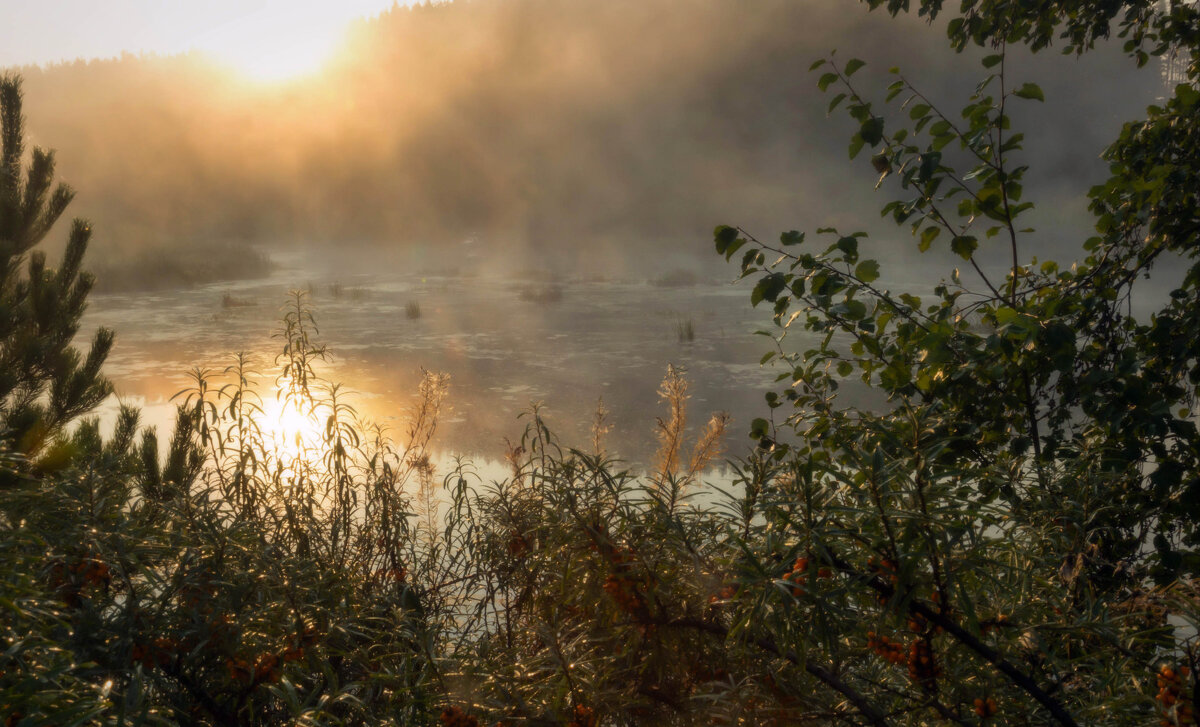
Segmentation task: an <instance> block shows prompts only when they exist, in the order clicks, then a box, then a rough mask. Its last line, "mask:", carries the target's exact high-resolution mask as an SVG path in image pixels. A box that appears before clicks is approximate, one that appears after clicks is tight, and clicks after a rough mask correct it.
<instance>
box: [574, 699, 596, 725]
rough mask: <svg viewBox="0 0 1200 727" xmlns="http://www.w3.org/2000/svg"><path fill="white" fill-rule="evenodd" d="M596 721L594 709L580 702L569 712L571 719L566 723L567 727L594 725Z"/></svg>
mask: <svg viewBox="0 0 1200 727" xmlns="http://www.w3.org/2000/svg"><path fill="white" fill-rule="evenodd" d="M597 722H598V720H597V719H596V711H595V710H594V709H592V708H591V707H587V706H584V705H582V704H576V705H575V709H574V710H572V712H571V721H570V722H568V723H567V727H596V724H597Z"/></svg>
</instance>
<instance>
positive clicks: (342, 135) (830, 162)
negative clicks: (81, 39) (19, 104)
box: [20, 0, 1158, 273]
mask: <svg viewBox="0 0 1200 727" xmlns="http://www.w3.org/2000/svg"><path fill="white" fill-rule="evenodd" d="M944 46H945V43H944V42H943V40H942V30H941V29H940V28H929V27H927V26H926V25H925V24H924V23H922V22H921V21H920V20H919V19H917V18H915V17H902V18H900V19H898V20H892V19H890V18H888V17H887V16H886V15H884V14H881V13H874V14H869V13H867V12H866V10H865V8H864V7H861V6H859V5H858V4H856V3H852V2H840V3H831V2H828V1H827V0H810V1H804V2H801V1H796V0H754V1H753V2H744V1H742V2H739V1H736V0H687V1H680V0H636V1H635V0H604V1H603V2H597V1H595V0H473V1H469V2H468V1H464V0H458V1H456V2H451V3H445V4H440V5H433V6H427V7H418V8H413V9H409V8H407V7H398V8H395V9H393V10H392V11H390V12H388V13H385V14H383V15H382V16H380V17H378V18H374V19H371V20H367V21H362V22H359V23H357V24H356V25H354V26H353V27H352V29H351V30H350V32H349V34H348V36H347V40H346V42H345V45H344V48H343V51H342V53H341V54H340V55H339V57H338V58H337V60H336V62H335V63H334V64H332V65H331V66H330V67H329V68H327V69H326V70H325V71H323V72H322V73H321V74H320V75H319V76H315V77H311V78H308V79H303V80H299V81H296V82H293V83H290V84H287V85H279V86H265V85H258V84H254V83H252V82H249V81H245V80H243V79H241V78H240V77H239V76H238V75H237V73H236V71H234V70H231V69H228V68H222V67H220V66H217V65H215V64H213V63H211V62H210V61H207V60H206V59H204V58H203V57H201V56H198V55H194V54H193V55H184V56H178V57H170V58H160V57H135V56H126V57H123V58H120V59H115V60H106V61H93V62H87V63H85V62H78V63H73V64H64V65H57V66H53V67H48V68H41V69H39V68H25V69H20V72H21V73H22V74H23V75H24V77H25V94H26V115H27V117H28V120H29V122H28V127H29V129H30V130H31V131H32V133H33V135H34V138H33V139H32V141H33V142H34V143H38V142H39V140H42V139H44V140H46V142H47V143H48V144H49V145H52V146H54V147H55V148H57V149H58V151H59V156H58V159H59V171H60V175H61V177H62V178H64V179H66V180H68V181H69V182H70V183H71V184H72V185H73V186H75V187H76V188H77V189H78V190H79V197H78V199H77V202H76V203H75V205H74V207H73V212H74V213H75V214H78V215H80V216H86V217H89V218H91V219H92V220H93V221H94V222H95V224H96V228H97V238H98V240H97V244H96V246H95V248H94V250H95V251H96V252H95V253H94V256H93V258H92V261H93V265H96V264H98V263H99V264H103V262H104V261H105V260H106V259H109V260H111V259H117V258H120V257H121V256H129V255H139V254H141V253H142V251H145V250H155V251H156V252H155V254H161V251H162V250H163V249H167V250H170V249H171V248H179V247H188V246H194V245H203V246H209V245H218V246H220V249H222V250H225V251H230V250H233V251H234V253H232V254H233V255H235V256H236V250H237V249H239V248H238V247H237V246H238V245H241V244H242V243H263V244H271V245H275V244H281V243H287V244H292V243H300V242H307V243H315V244H334V245H337V246H339V248H340V249H342V250H344V249H345V246H346V245H348V244H351V243H353V244H355V245H358V246H360V247H361V248H363V252H364V253H366V252H368V251H369V252H371V253H372V254H376V255H378V254H380V253H383V252H385V251H386V253H387V258H386V260H387V262H389V263H394V264H421V265H429V266H440V265H451V264H458V263H461V255H460V252H461V245H462V243H463V241H465V240H474V241H475V247H474V248H473V249H478V250H482V251H483V253H482V254H481V255H478V256H477V257H476V258H475V259H476V260H477V261H478V264H480V265H486V266H489V267H499V268H502V269H503V268H507V269H520V268H524V267H550V268H555V267H564V268H565V267H580V266H585V267H587V268H588V269H595V270H605V271H609V272H613V273H620V272H622V271H626V270H643V269H645V268H646V267H647V266H650V267H658V268H664V269H665V268H669V267H671V266H675V265H679V264H683V263H681V262H680V261H681V260H682V261H685V262H686V260H687V259H688V258H689V257H690V256H691V255H693V254H695V253H696V252H697V251H702V252H701V254H702V256H703V255H705V254H707V250H709V249H710V248H709V247H708V246H707V245H706V241H707V240H708V239H709V236H710V233H711V230H712V227H713V226H714V225H715V224H718V223H735V224H740V225H742V226H743V227H745V228H746V229H748V230H751V231H753V232H754V233H755V234H758V235H760V236H762V237H764V238H766V237H771V236H774V235H777V234H778V232H779V231H780V230H783V229H791V228H807V229H811V228H815V227H817V226H821V225H830V224H832V225H840V226H844V227H847V228H854V229H861V228H868V229H869V226H870V225H871V224H873V222H874V220H875V218H876V216H875V214H874V213H873V210H874V209H876V208H877V207H878V206H879V205H880V204H882V202H883V201H884V200H883V198H882V195H881V193H879V194H875V195H874V197H873V193H872V191H871V178H872V175H871V172H870V169H869V166H868V162H867V161H866V158H865V157H860V158H859V159H858V160H857V161H856V162H853V163H851V162H849V161H847V159H846V152H845V150H846V143H847V140H848V138H849V135H850V133H851V132H852V128H851V126H850V124H849V122H848V121H846V120H845V119H844V118H843V117H841V116H838V115H835V116H834V117H833V118H826V116H825V113H824V109H825V107H826V100H825V99H824V98H822V94H820V92H819V91H818V90H817V89H816V87H815V80H816V79H815V77H814V76H813V75H812V74H810V73H809V72H808V68H809V66H810V64H811V62H812V61H813V60H814V59H815V58H818V57H821V56H822V55H824V54H826V53H827V52H828V51H830V50H831V49H834V48H837V49H839V56H840V57H843V58H848V57H851V56H857V57H862V58H864V59H865V60H867V61H868V63H869V65H868V67H867V69H865V70H864V71H862V72H861V73H860V74H859V75H857V76H856V77H855V78H856V81H857V83H858V85H859V88H860V89H861V90H862V91H863V92H864V93H872V92H875V91H877V90H879V91H880V93H878V94H876V95H877V96H879V97H880V101H882V98H881V96H882V92H881V90H882V88H883V86H884V85H885V84H886V83H887V82H888V76H887V73H886V71H887V68H888V67H890V66H893V65H896V66H900V67H901V68H902V69H903V71H904V72H905V75H906V76H907V77H909V78H911V79H913V80H914V81H915V82H916V83H917V84H918V85H919V86H921V87H922V88H924V89H926V90H927V91H928V95H929V96H930V97H931V98H933V99H935V100H937V99H941V100H943V101H944V103H945V107H946V108H947V109H954V108H958V107H959V106H960V105H961V104H960V101H961V100H962V99H963V98H964V96H965V95H967V94H969V93H970V91H971V89H972V88H973V87H974V84H975V83H976V82H977V80H978V77H979V75H980V73H981V70H980V68H979V66H978V65H977V64H976V63H975V59H976V58H977V56H978V55H979V54H974V55H972V54H970V53H968V54H964V55H956V54H953V53H951V52H949V51H947V50H945V49H944ZM1013 55H1014V57H1015V56H1016V55H1017V54H1016V53H1013ZM1013 65H1014V68H1012V69H1011V70H1010V73H1011V74H1012V75H1013V76H1014V77H1017V78H1020V79H1021V80H1030V79H1032V80H1037V81H1038V82H1039V83H1041V84H1042V86H1043V88H1044V89H1045V91H1046V96H1047V103H1046V104H1045V105H1044V106H1042V105H1036V104H1025V105H1024V106H1023V107H1022V108H1020V109H1018V110H1017V111H1016V116H1017V123H1018V125H1024V127H1025V128H1024V130H1025V131H1026V133H1027V143H1026V147H1027V152H1026V157H1027V158H1028V160H1029V161H1030V163H1031V164H1032V165H1033V168H1032V170H1031V172H1030V175H1029V177H1028V183H1027V185H1026V187H1027V198H1029V199H1031V200H1034V201H1037V202H1039V203H1040V210H1039V212H1038V216H1037V218H1036V220H1035V222H1034V223H1035V225H1036V226H1037V227H1038V228H1039V230H1041V231H1042V232H1043V237H1044V240H1045V242H1046V243H1047V245H1049V246H1050V247H1051V248H1052V249H1055V248H1057V249H1062V250H1064V251H1067V252H1071V251H1073V250H1074V249H1075V246H1076V244H1077V239H1078V238H1075V239H1071V238H1072V237H1073V235H1069V234H1067V233H1075V232H1077V231H1078V230H1079V229H1080V227H1081V226H1082V225H1083V224H1086V219H1087V218H1086V207H1085V202H1084V200H1083V195H1084V194H1085V192H1086V190H1087V188H1088V186H1089V185H1090V184H1093V183H1096V182H1098V181H1099V180H1100V179H1102V178H1103V175H1104V165H1103V163H1102V162H1101V161H1100V160H1099V159H1098V157H1097V154H1098V153H1099V151H1100V150H1101V149H1102V146H1103V144H1104V143H1105V140H1108V139H1111V138H1113V136H1114V134H1115V131H1116V129H1117V128H1118V127H1119V125H1120V123H1122V121H1123V120H1125V119H1127V118H1131V117H1133V116H1135V115H1136V114H1137V113H1138V112H1139V111H1140V110H1141V109H1142V108H1143V107H1144V106H1145V105H1146V104H1147V103H1149V102H1150V101H1152V100H1153V98H1154V97H1155V96H1156V95H1157V94H1158V87H1157V84H1158V77H1157V75H1156V73H1155V71H1154V70H1153V69H1143V70H1142V71H1137V70H1135V69H1133V68H1132V64H1131V63H1130V62H1129V61H1128V60H1127V59H1126V58H1124V57H1123V56H1122V55H1121V54H1120V53H1119V48H1116V47H1114V48H1111V49H1107V50H1103V51H1100V52H1096V53H1093V54H1089V55H1088V56H1086V57H1085V58H1082V59H1075V58H1064V57H1062V56H1061V55H1058V54H1057V53H1055V52H1054V50H1053V49H1052V50H1050V51H1048V52H1044V53H1042V54H1040V55H1038V56H1036V57H1033V56H1028V57H1020V58H1017V60H1016V61H1015V62H1014V64H1013ZM818 169H819V170H820V174H817V173H815V172H816V170H818ZM831 180H832V181H831ZM889 234H892V235H894V234H895V233H894V232H892V233H889ZM884 243H885V244H886V241H884ZM231 244H232V245H233V247H230V245H231ZM901 247H911V246H901V245H888V246H887V249H889V250H896V249H899V248H901ZM896 254H901V253H896ZM711 257H713V258H714V260H712V261H711V262H712V264H716V260H715V256H711ZM702 259H704V258H703V257H702ZM705 262H709V261H707V260H706V261H705ZM234 267H236V264H235V265H234Z"/></svg>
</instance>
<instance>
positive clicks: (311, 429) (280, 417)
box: [259, 391, 324, 462]
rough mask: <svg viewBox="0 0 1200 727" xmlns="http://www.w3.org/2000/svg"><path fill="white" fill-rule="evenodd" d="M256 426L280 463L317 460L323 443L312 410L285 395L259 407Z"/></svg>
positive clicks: (320, 427) (282, 392)
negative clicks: (315, 458)
mask: <svg viewBox="0 0 1200 727" xmlns="http://www.w3.org/2000/svg"><path fill="white" fill-rule="evenodd" d="M306 404H307V405H306ZM259 426H260V428H261V430H262V433H263V439H264V441H265V443H266V444H267V445H268V446H269V447H270V448H271V450H272V451H273V452H274V454H275V456H276V458H277V459H279V460H280V461H281V462H294V461H296V460H307V459H309V458H310V457H313V456H314V455H316V456H319V452H320V450H321V447H322V445H323V443H324V428H323V427H322V426H321V422H320V416H319V415H318V412H316V411H315V408H314V406H313V405H312V404H311V402H304V401H297V400H296V399H295V398H294V397H292V396H289V395H288V394H287V392H285V391H280V392H278V393H277V394H276V395H275V397H274V398H272V399H268V400H267V401H266V402H265V403H264V404H263V408H262V417H261V421H260V422H259Z"/></svg>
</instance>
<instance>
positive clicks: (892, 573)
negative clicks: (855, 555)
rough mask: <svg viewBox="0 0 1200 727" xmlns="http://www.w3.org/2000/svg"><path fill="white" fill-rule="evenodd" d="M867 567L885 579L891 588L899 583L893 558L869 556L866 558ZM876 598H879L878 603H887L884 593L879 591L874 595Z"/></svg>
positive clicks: (897, 570) (897, 571)
mask: <svg viewBox="0 0 1200 727" xmlns="http://www.w3.org/2000/svg"><path fill="white" fill-rule="evenodd" d="M867 569H868V570H870V571H871V572H872V573H874V574H875V575H877V576H879V577H880V578H882V579H884V580H885V581H887V582H888V583H889V584H890V585H891V586H892V588H893V589H894V588H896V586H897V585H899V583H900V575H899V567H898V566H897V565H896V562H895V561H893V560H889V559H888V558H882V559H880V558H876V557H875V556H871V557H870V558H868V559H867ZM876 598H877V599H878V600H879V605H881V606H886V605H887V602H888V597H887V596H885V595H884V594H882V593H879V594H877V595H876Z"/></svg>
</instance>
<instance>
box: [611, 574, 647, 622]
mask: <svg viewBox="0 0 1200 727" xmlns="http://www.w3.org/2000/svg"><path fill="white" fill-rule="evenodd" d="M604 592H605V593H607V594H608V595H609V597H610V598H612V600H613V601H615V602H616V604H617V608H619V609H621V610H622V611H624V612H626V613H630V614H638V613H641V612H642V611H643V610H644V609H645V607H646V601H645V599H643V598H642V592H641V591H640V590H638V582H637V581H636V580H634V579H633V578H630V577H629V576H628V575H622V574H619V573H613V574H612V575H610V576H609V577H608V578H607V579H606V580H605V581H604Z"/></svg>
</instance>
